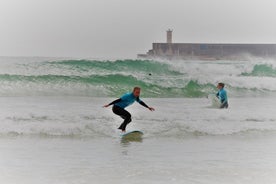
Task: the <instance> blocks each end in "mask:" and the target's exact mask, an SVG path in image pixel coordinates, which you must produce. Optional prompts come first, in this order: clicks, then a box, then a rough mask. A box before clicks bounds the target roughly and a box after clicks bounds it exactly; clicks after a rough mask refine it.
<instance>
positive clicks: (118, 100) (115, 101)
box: [104, 98, 122, 107]
mask: <svg viewBox="0 0 276 184" xmlns="http://www.w3.org/2000/svg"><path fill="white" fill-rule="evenodd" d="M120 101H122V99H121V98H118V99H117V100H114V101H113V102H111V103H109V104H107V105H104V107H108V106H110V105H113V104H115V103H118V102H120Z"/></svg>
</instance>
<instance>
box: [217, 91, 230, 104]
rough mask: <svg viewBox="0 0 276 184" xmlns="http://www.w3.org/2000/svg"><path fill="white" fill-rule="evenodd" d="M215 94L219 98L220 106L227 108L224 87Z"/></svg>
mask: <svg viewBox="0 0 276 184" xmlns="http://www.w3.org/2000/svg"><path fill="white" fill-rule="evenodd" d="M216 96H217V97H218V98H219V100H220V102H221V105H220V108H228V98H227V92H226V91H225V89H224V88H221V89H220V90H219V91H218V93H217V95H216Z"/></svg>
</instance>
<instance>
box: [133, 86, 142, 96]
mask: <svg viewBox="0 0 276 184" xmlns="http://www.w3.org/2000/svg"><path fill="white" fill-rule="evenodd" d="M140 91H141V88H140V87H134V88H133V95H134V96H135V97H138V96H140Z"/></svg>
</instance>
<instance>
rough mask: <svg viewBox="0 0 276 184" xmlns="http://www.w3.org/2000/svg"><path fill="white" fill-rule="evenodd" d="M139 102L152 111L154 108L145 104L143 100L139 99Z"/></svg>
mask: <svg viewBox="0 0 276 184" xmlns="http://www.w3.org/2000/svg"><path fill="white" fill-rule="evenodd" d="M139 104H141V105H142V106H144V107H146V108H148V109H149V110H150V111H154V110H155V109H154V108H153V107H149V106H148V105H147V104H145V102H143V101H142V100H140V101H139Z"/></svg>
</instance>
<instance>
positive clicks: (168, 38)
mask: <svg viewBox="0 0 276 184" xmlns="http://www.w3.org/2000/svg"><path fill="white" fill-rule="evenodd" d="M172 31H173V30H172V29H168V30H167V43H172Z"/></svg>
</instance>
